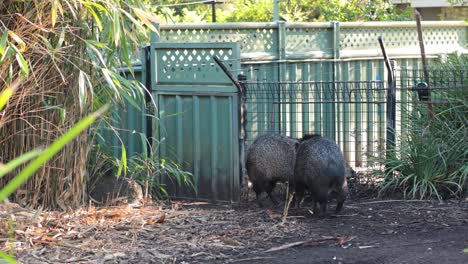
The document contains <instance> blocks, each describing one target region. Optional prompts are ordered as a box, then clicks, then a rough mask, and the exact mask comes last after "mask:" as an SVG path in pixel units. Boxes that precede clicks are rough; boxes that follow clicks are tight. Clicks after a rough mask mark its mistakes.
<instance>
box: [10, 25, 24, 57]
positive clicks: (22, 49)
mask: <svg viewBox="0 0 468 264" xmlns="http://www.w3.org/2000/svg"><path fill="white" fill-rule="evenodd" d="M8 35H9V36H10V37H11V38H12V39H13V40H14V41H16V43H18V45H19V46H20V48H19V51H20V52H23V51H25V50H26V43H24V41H23V40H22V39H21V38H20V37H19V36H18V35H16V34H15V32H13V31H11V30H9V31H8Z"/></svg>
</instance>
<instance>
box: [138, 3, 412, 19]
mask: <svg viewBox="0 0 468 264" xmlns="http://www.w3.org/2000/svg"><path fill="white" fill-rule="evenodd" d="M190 2H196V3H197V4H192V5H184V4H183V3H190ZM145 3H146V4H147V5H148V6H149V7H150V9H151V10H152V11H153V12H155V13H156V14H157V15H158V16H159V19H160V20H161V21H164V22H165V23H177V22H211V20H212V19H211V5H209V4H204V3H200V1H199V2H197V1H187V0H162V1H155V0H145ZM279 5H280V16H281V17H282V19H283V20H286V21H290V22H323V21H333V20H337V21H342V22H345V21H389V20H394V21H407V20H412V16H411V12H412V11H411V8H404V9H399V8H396V7H395V6H394V5H392V4H390V1H388V0H374V1H369V0H349V1H345V0H284V1H280V4H279ZM216 16H217V22H260V21H272V20H273V0H230V1H225V2H224V3H223V4H217V5H216Z"/></svg>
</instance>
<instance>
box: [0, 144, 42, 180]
mask: <svg viewBox="0 0 468 264" xmlns="http://www.w3.org/2000/svg"><path fill="white" fill-rule="evenodd" d="M40 153H41V151H40V150H38V149H35V150H31V151H29V152H27V153H24V154H23V155H21V156H19V157H17V158H15V159H14V160H12V161H10V162H8V163H7V164H5V165H0V179H1V178H2V177H3V176H5V175H6V174H7V173H9V172H11V171H12V170H14V169H15V168H17V167H18V166H20V165H21V164H23V163H25V162H27V161H29V160H31V159H33V158H35V157H37V155H39V154H40Z"/></svg>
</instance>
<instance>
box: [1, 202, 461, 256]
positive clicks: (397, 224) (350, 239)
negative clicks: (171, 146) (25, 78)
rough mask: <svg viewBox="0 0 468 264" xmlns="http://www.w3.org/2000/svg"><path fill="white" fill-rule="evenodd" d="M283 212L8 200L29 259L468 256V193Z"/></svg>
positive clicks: (5, 242)
mask: <svg viewBox="0 0 468 264" xmlns="http://www.w3.org/2000/svg"><path fill="white" fill-rule="evenodd" d="M332 207H333V205H331V206H330V208H329V209H332ZM330 211H331V210H330ZM282 214H283V209H282V208H281V207H276V208H273V207H266V208H263V209H260V208H258V206H257V205H256V204H255V203H254V202H252V203H249V204H247V205H226V204H207V203H190V202H182V201H176V202H172V203H169V202H167V203H165V204H161V205H159V206H155V205H153V206H141V205H140V206H128V205H125V206H119V207H108V208H100V209H99V208H93V207H90V208H88V209H86V210H78V211H70V212H65V213H63V212H37V211H34V210H29V209H25V208H22V207H19V206H18V205H16V204H11V203H10V204H0V217H1V218H0V219H2V222H1V225H0V235H1V236H0V249H1V250H3V251H8V252H15V255H16V258H17V259H18V260H19V261H21V262H22V263H468V253H464V252H463V250H464V249H465V248H468V201H446V202H442V203H441V202H438V201H402V200H375V199H367V200H354V201H348V202H347V203H346V204H345V208H344V211H343V212H342V214H341V215H328V216H326V217H317V216H313V215H312V214H311V212H310V208H307V207H303V208H299V209H292V210H290V212H289V215H288V217H287V218H286V221H285V222H283V215H282ZM5 219H14V221H5ZM9 223H10V224H9ZM13 223H14V224H13ZM12 230H14V235H13V233H12V232H11V231H12ZM13 237H14V239H13ZM0 263H1V261H0Z"/></svg>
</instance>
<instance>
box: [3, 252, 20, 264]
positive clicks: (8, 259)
mask: <svg viewBox="0 0 468 264" xmlns="http://www.w3.org/2000/svg"><path fill="white" fill-rule="evenodd" d="M0 259H3V260H5V261H6V262H7V263H9V264H16V263H18V262H16V260H15V258H14V257H12V256H10V255H8V254H7V253H5V252H3V251H1V250H0Z"/></svg>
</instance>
